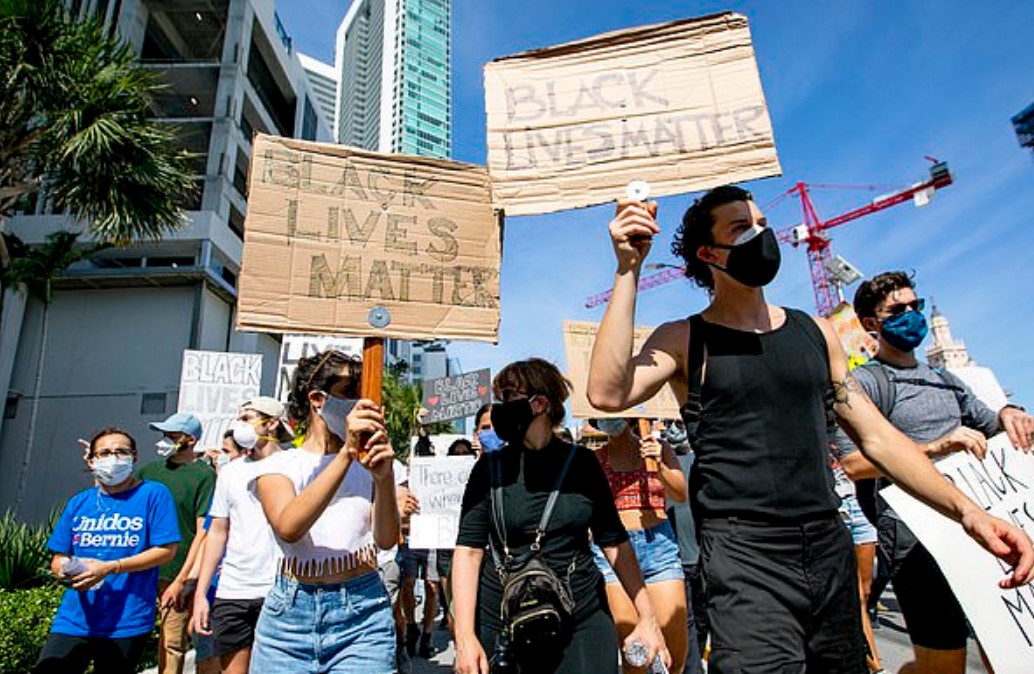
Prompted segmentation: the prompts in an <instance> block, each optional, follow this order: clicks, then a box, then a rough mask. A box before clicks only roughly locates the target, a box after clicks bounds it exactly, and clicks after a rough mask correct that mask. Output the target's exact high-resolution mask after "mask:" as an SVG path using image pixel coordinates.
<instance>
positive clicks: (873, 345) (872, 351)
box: [827, 302, 879, 370]
mask: <svg viewBox="0 0 1034 674" xmlns="http://www.w3.org/2000/svg"><path fill="white" fill-rule="evenodd" d="M827 318H828V319H829V322H830V323H832V324H833V329H834V330H836V333H837V336H839V337H840V343H841V344H842V345H843V346H844V352H845V353H847V359H848V365H849V366H850V368H851V369H852V370H853V369H854V368H856V367H858V366H859V365H861V364H863V363H865V362H867V361H868V360H869V359H871V358H874V357H875V356H876V350H877V349H878V348H879V342H877V341H876V339H875V338H873V336H872V335H870V334H869V333H868V332H867V331H866V330H865V328H863V327H862V322H861V321H859V320H858V314H856V313H855V311H854V307H853V306H851V305H850V304H848V303H847V302H841V303H840V305H839V306H837V308H836V309H834V310H833V313H831V314H830V315H829V316H827Z"/></svg>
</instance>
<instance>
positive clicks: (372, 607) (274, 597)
mask: <svg viewBox="0 0 1034 674" xmlns="http://www.w3.org/2000/svg"><path fill="white" fill-rule="evenodd" d="M250 671H251V672H252V673H253V674H267V673H269V672H291V673H292V674H295V673H298V674H307V673H310V672H311V673H312V674H322V673H324V672H327V673H330V672H333V673H335V674H388V673H389V672H393V671H395V623H394V621H393V620H392V616H391V602H390V600H389V599H388V594H387V592H385V590H384V584H383V583H381V579H380V576H378V575H377V573H375V572H371V573H368V574H365V575H363V576H359V577H358V578H353V579H352V580H350V581H348V582H346V583H331V584H326V585H310V584H306V583H299V582H297V581H295V580H290V579H288V578H284V577H282V576H278V577H277V579H276V583H274V585H273V589H271V590H270V591H269V596H268V597H266V601H265V603H264V604H263V605H262V613H261V614H260V615H259V619H258V625H257V626H256V627H255V645H254V647H253V650H252V652H251V669H250Z"/></svg>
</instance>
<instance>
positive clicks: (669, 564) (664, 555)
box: [592, 520, 683, 584]
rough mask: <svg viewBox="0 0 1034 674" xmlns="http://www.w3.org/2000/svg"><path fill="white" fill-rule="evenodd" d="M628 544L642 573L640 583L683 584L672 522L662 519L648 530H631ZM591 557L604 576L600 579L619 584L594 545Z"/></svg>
mask: <svg viewBox="0 0 1034 674" xmlns="http://www.w3.org/2000/svg"><path fill="white" fill-rule="evenodd" d="M628 542H629V543H631V544H632V550H633V551H635V556H636V559H637V560H639V568H640V569H642V571H643V580H644V581H645V582H646V583H647V584H650V583H663V582H664V581H666V580H678V581H682V579H683V573H682V558H681V557H680V556H679V544H678V543H677V542H675V532H674V530H672V528H671V522H669V521H667V520H665V521H663V522H661V523H660V524H658V525H655V526H652V527H650V528H649V529H633V530H632V531H629V532H628ZM592 556H593V558H594V559H595V560H596V568H598V569H599V570H600V573H602V574H603V580H604V581H605V582H607V583H616V582H618V577H617V574H615V573H614V569H612V568H610V562H608V561H607V558H606V557H604V556H603V551H602V550H600V548H599V547H598V546H597V545H596V544H595V543H594V544H593V545H592Z"/></svg>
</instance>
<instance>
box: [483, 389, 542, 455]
mask: <svg viewBox="0 0 1034 674" xmlns="http://www.w3.org/2000/svg"><path fill="white" fill-rule="evenodd" d="M535 416H536V415H535V413H534V412H533V411H532V409H531V400H530V399H529V398H519V399H517V400H511V401H509V402H505V403H494V404H493V405H492V428H493V430H495V434H496V435H498V436H499V437H500V438H501V439H503V440H505V441H506V443H507V444H510V445H514V446H516V447H520V446H521V445H522V444H523V443H524V435H525V434H526V433H527V432H528V428H529V427H530V426H531V422H532V421H533V420H534V419H535Z"/></svg>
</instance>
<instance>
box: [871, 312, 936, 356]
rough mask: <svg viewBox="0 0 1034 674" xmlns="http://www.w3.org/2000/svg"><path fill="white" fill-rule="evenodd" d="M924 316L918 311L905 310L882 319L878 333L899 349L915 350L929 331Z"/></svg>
mask: <svg viewBox="0 0 1034 674" xmlns="http://www.w3.org/2000/svg"><path fill="white" fill-rule="evenodd" d="M929 329H930V328H929V326H928V325H927V324H926V316H924V315H923V314H922V313H920V312H918V311H906V312H904V313H901V314H898V315H897V316H890V317H888V318H885V319H883V323H882V324H881V325H880V335H882V336H883V339H885V340H886V342H887V344H890V345H891V346H893V347H894V348H895V349H897V350H899V351H915V349H916V347H918V346H919V345H920V344H922V343H923V340H924V339H925V338H926V333H927V332H928V331H929Z"/></svg>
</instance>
